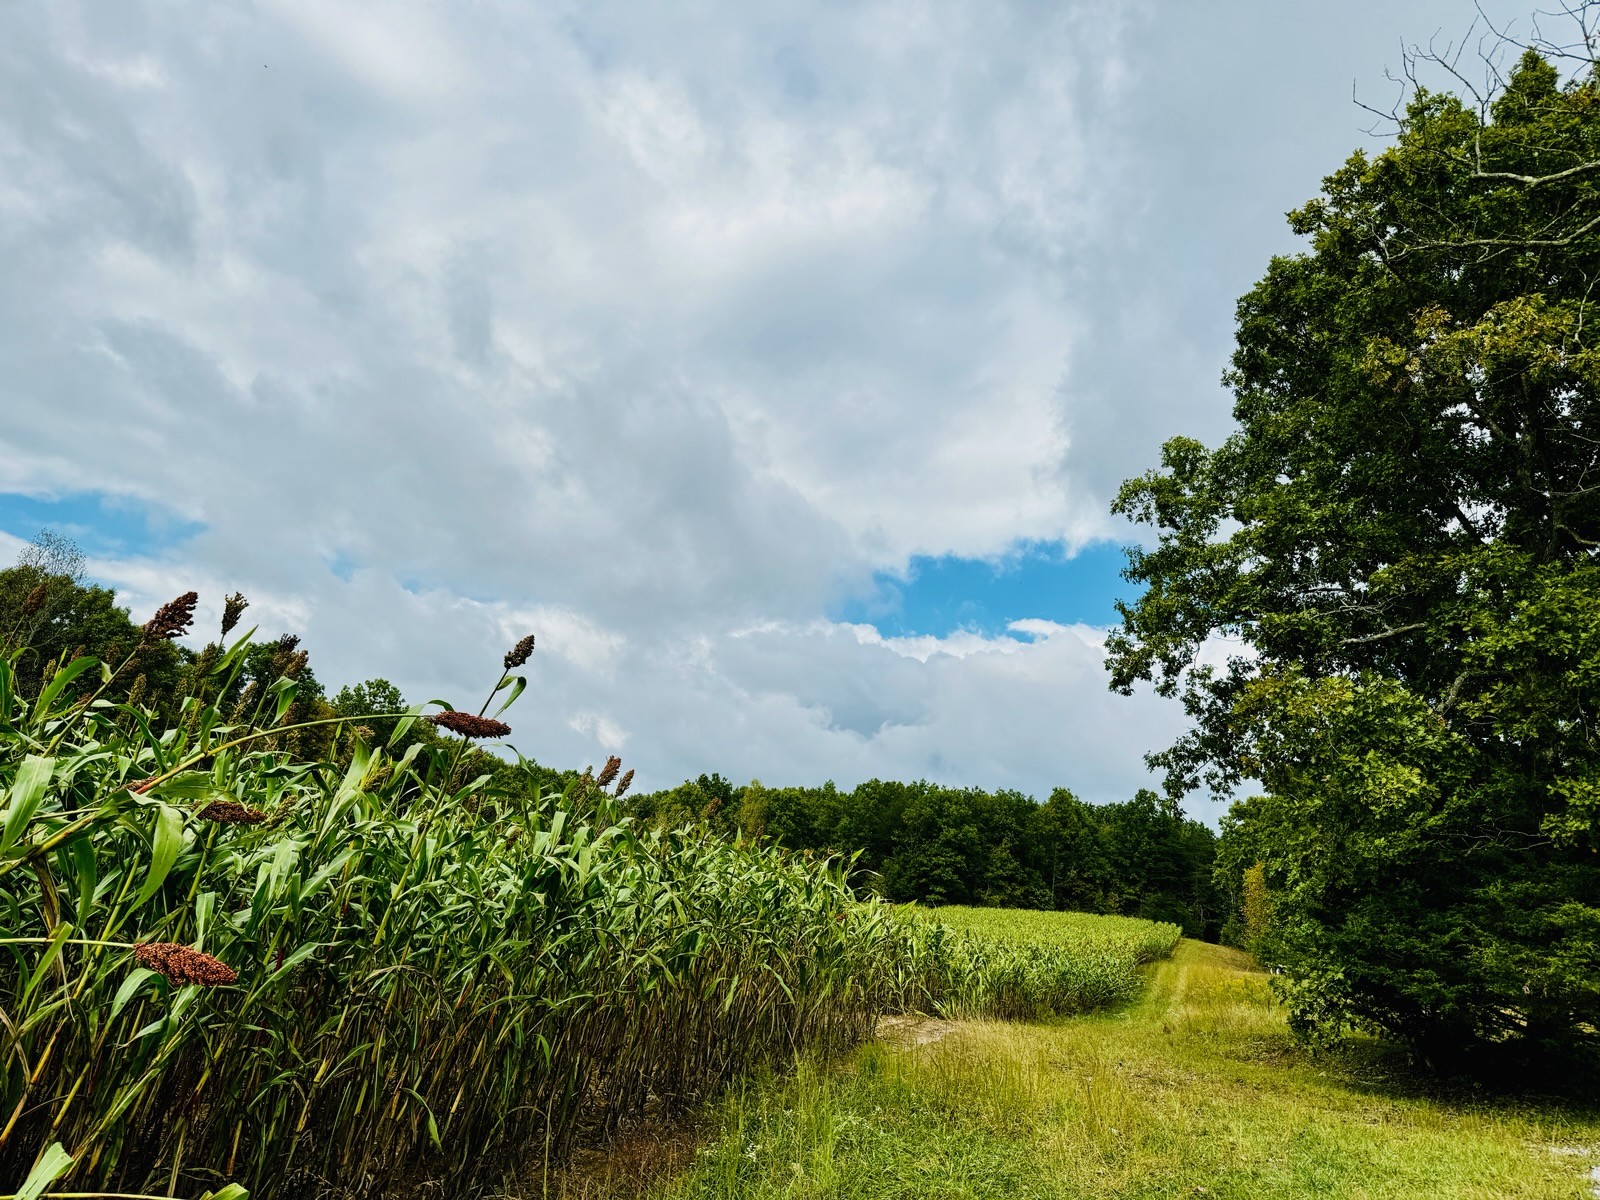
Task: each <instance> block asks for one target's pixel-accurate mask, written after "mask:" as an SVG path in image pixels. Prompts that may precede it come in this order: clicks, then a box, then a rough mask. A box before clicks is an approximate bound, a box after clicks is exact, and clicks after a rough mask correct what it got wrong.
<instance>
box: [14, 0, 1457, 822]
mask: <svg viewBox="0 0 1600 1200" xmlns="http://www.w3.org/2000/svg"><path fill="white" fill-rule="evenodd" d="M1432 2H1433V0H1430V3H1432ZM1438 4H1439V6H1440V7H1441V11H1443V0H1438ZM1366 10H1367V12H1366V17H1365V20H1364V21H1363V20H1362V19H1357V18H1354V17H1351V16H1350V15H1349V14H1347V13H1341V12H1338V11H1334V10H1328V11H1326V12H1312V11H1311V10H1307V12H1305V13H1302V14H1298V15H1294V16H1290V15H1286V14H1285V13H1282V12H1276V11H1275V12H1274V14H1272V15H1271V16H1270V18H1269V17H1266V16H1264V15H1263V14H1262V13H1261V12H1259V11H1257V10H1256V9H1255V8H1254V7H1252V6H1234V7H1233V8H1231V9H1213V8H1212V7H1211V6H1204V11H1201V9H1200V8H1196V9H1195V11H1193V12H1191V11H1189V10H1188V9H1183V10H1182V11H1181V12H1180V11H1168V10H1163V11H1161V12H1160V13H1159V14H1158V13H1157V10H1156V9H1155V7H1154V6H1151V5H1147V4H1132V5H1128V4H1118V3H1112V2H1111V0H1076V2H1075V3H1072V4H1061V5H1032V4H1022V3H1018V4H1009V3H980V2H978V0H935V2H934V3H915V4H912V3H906V2H903V0H873V2H869V3H865V4H861V5H822V6H819V5H815V4H800V3H779V4H769V5H758V6H750V5H735V4H728V3H712V4H707V5H694V6H685V5H643V6H641V5H633V4H626V5H622V4H613V3H607V2H603V0H602V2H599V3H585V4H581V5H580V4H563V3H557V4H551V5H529V4H515V3H501V2H490V3H484V4H473V5H462V4H453V3H444V2H442V0H441V2H424V0H416V2H412V3H396V4H392V5H385V6H382V7H381V8H375V7H373V6H370V5H365V4H357V3H349V2H345V0H339V2H334V0H271V2H267V3H247V2H245V0H222V2H216V0H204V2H201V0H190V2H188V3H182V2H178V3H162V4H152V3H144V2H142V0H105V2H100V3H91V2H90V0H81V2H79V3H72V2H68V0H63V2H62V3H60V4H55V5H51V6H48V7H46V8H43V9H41V8H37V7H32V6H12V7H8V8H5V9H3V10H0V254H3V255H4V259H5V262H6V264H7V269H6V271H5V272H4V274H3V275H0V378H3V379H4V380H5V388H6V393H5V401H4V403H5V418H6V419H5V421H4V423H3V425H0V475H3V483H0V488H4V489H7V490H21V491H27V492H30V493H35V494H46V493H52V494H59V493H60V492H62V491H64V490H71V489H86V488H87V489H94V490H102V491H106V492H109V493H112V494H115V495H119V496H124V497H131V498H136V499H142V500H144V501H147V502H150V503H156V504H159V505H161V506H162V507H163V508H164V509H166V510H168V511H171V512H175V513H177V514H179V515H180V516H182V517H185V518H187V519H191V520H195V521H200V522H203V523H204V524H205V525H206V530H205V532H204V533H202V534H201V535H199V536H198V537H196V538H194V539H193V540H192V541H190V542H187V543H185V544H184V545H183V546H181V547H179V548H178V549H176V550H174V551H172V552H170V553H165V554H160V555H156V556H153V557H147V558H146V559H143V560H139V561H124V562H100V563H97V564H95V569H96V571H97V572H98V573H99V574H100V575H101V576H102V577H103V578H105V579H107V580H108V581H110V582H113V583H115V584H117V585H118V586H119V587H120V588H122V589H123V590H124V594H125V598H126V599H127V600H128V601H129V602H130V603H131V604H132V605H133V606H134V608H135V610H136V614H138V613H142V612H143V611H145V610H146V609H148V608H150V607H153V606H154V604H156V603H159V602H160V601H161V600H163V599H165V598H168V596H170V595H171V594H173V593H175V592H177V591H181V590H185V589H186V588H188V587H190V586H196V587H200V588H201V590H202V591H203V592H204V593H205V596H206V598H207V601H208V603H210V604H211V605H212V607H213V609H214V608H215V606H216V604H217V603H218V602H219V601H220V597H221V595H222V594H223V593H224V592H226V591H231V590H233V589H234V588H236V587H237V588H242V589H243V590H245V591H246V592H247V593H248V594H250V595H251V596H252V597H253V598H254V607H253V608H252V610H251V616H252V618H257V619H260V620H262V621H263V622H264V623H265V624H266V625H267V627H268V629H269V631H271V632H277V631H278V630H279V629H283V628H293V629H295V630H297V631H299V632H302V633H303V634H304V635H305V640H306V645H307V646H308V647H309V648H310V649H311V651H312V654H313V662H314V663H315V664H316V665H317V667H318V668H319V670H320V672H321V673H322V675H323V676H324V677H325V678H328V679H330V680H331V681H335V682H337V681H340V680H344V679H355V678H360V677H364V676H368V675H377V674H382V675H386V676H388V677H391V678H392V679H393V680H394V681H395V682H396V683H398V684H400V685H401V686H402V688H403V689H404V690H405V691H406V692H407V694H408V695H414V696H419V697H421V696H432V695H439V694H442V693H450V694H452V695H457V694H458V693H459V694H460V695H461V696H464V695H465V692H466V689H468V688H469V687H474V686H477V683H476V681H477V680H479V679H482V678H485V677H486V676H487V675H489V674H491V673H492V670H493V666H494V663H495V661H496V660H497V659H498V657H499V655H500V654H501V653H503V651H504V648H505V646H506V644H507V643H508V641H509V640H512V637H513V634H515V635H517V636H520V633H521V632H522V631H523V630H524V629H526V630H528V631H532V632H535V633H537V634H538V635H539V636H540V637H541V651H540V652H539V659H538V671H537V678H538V680H539V689H538V690H537V693H534V692H530V695H529V696H528V697H527V698H526V699H525V700H524V702H523V705H522V706H521V707H522V709H523V710H524V712H525V714H526V715H523V716H520V717H519V718H518V723H519V724H518V733H519V738H520V737H522V736H523V730H524V729H528V730H529V731H530V732H529V734H528V740H526V741H524V742H520V743H519V744H521V745H522V748H523V749H524V750H526V751H528V752H529V753H533V754H535V755H536V756H537V757H539V758H541V759H543V760H546V761H551V762H557V763H566V762H578V761H586V760H588V759H592V758H593V757H595V755H596V754H597V753H599V752H600V751H603V750H605V749H607V748H609V747H612V746H620V745H622V744H623V743H624V742H625V743H626V745H627V746H628V750H629V753H630V755H633V756H635V757H636V759H637V762H636V765H637V766H638V767H639V768H640V771H641V775H642V776H646V777H648V778H649V779H651V780H653V781H656V782H662V781H667V780H670V779H671V778H672V777H673V776H674V775H675V774H677V773H680V772H690V771H697V770H701V769H721V770H723V771H724V772H725V773H733V774H739V773H748V774H761V775H762V776H763V777H766V778H768V779H770V780H782V779H814V778H818V777H822V776H826V775H834V776H835V777H837V778H839V779H841V780H845V779H851V778H860V777H864V776H866V775H872V774H877V775H885V776H887V775H908V774H924V773H926V774H930V775H934V776H937V777H940V778H948V779H960V780H963V781H970V782H974V783H984V784H990V785H999V784H1006V783H1016V784H1017V785H1018V786H1026V787H1028V788H1030V789H1032V790H1041V789H1044V788H1047V787H1048V786H1049V785H1050V784H1051V783H1054V782H1066V783H1072V784H1073V785H1074V786H1077V787H1079V788H1080V789H1081V790H1083V791H1085V793H1087V794H1092V795H1095V796H1096V797H1097V798H1111V797H1113V796H1115V795H1119V794H1126V793H1127V792H1128V791H1130V790H1131V788H1132V787H1133V786H1137V784H1138V783H1140V782H1143V780H1144V775H1143V771H1142V768H1141V767H1140V765H1139V753H1140V752H1141V751H1142V750H1144V749H1147V748H1150V747H1151V746H1153V745H1156V744H1158V743H1159V742H1160V741H1161V740H1162V739H1163V738H1164V737H1166V736H1168V734H1169V732H1170V731H1171V730H1172V729H1174V728H1175V727H1176V725H1175V721H1176V718H1175V717H1174V716H1173V715H1172V713H1171V712H1170V711H1169V710H1168V709H1167V708H1164V707H1162V706H1160V705H1158V704H1156V703H1155V702H1153V701H1149V700H1134V701H1124V700H1119V699H1114V698H1112V697H1110V696H1109V695H1108V694H1107V693H1106V692H1105V691H1104V687H1103V676H1102V675H1101V674H1100V672H1099V668H1098V666H1097V665H1096V664H1097V662H1098V657H1099V653H1100V650H1099V644H1098V642H1097V640H1096V637H1097V635H1096V634H1094V633H1093V632H1092V631H1087V630H1083V629H1081V628H1075V627H1074V628H1065V627H1061V626H1057V625H1054V624H1051V623H1049V622H1043V621H1033V622H1029V621H1023V622H1019V623H1018V624H1017V625H1016V626H1015V627H1014V628H1015V631H1016V632H1017V633H1019V634H1021V635H1025V636H1026V637H1031V638H1032V639H1033V640H1032V641H1026V640H1023V639H1021V638H1011V637H1002V638H998V639H985V638H983V637H981V636H979V635H976V634H970V635H969V634H958V635H952V636H950V637H946V638H921V639H918V638H912V639H887V638H883V637H881V636H879V635H878V634H877V632H876V631H875V630H870V629H864V628H863V627H847V626H840V625H835V624H831V623H829V622H828V621H826V620H825V619H823V617H824V614H826V613H827V612H828V611H829V609H830V605H831V604H832V603H834V602H835V601H837V600H838V598H839V597H840V596H841V595H843V594H844V593H846V592H848V591H850V590H851V589H860V588H863V587H865V586H866V585H867V582H868V581H869V579H870V577H871V575H872V573H873V572H874V571H876V570H890V571H895V570H900V569H903V568H904V566H905V563H906V561H907V557H908V556H909V555H911V554H914V553H933V554H942V553H955V554H965V555H994V554H998V553H1001V552H1003V551H1005V550H1006V549H1007V548H1008V547H1010V546H1012V545H1013V544H1015V542H1016V541H1017V540H1018V539H1041V540H1046V541H1050V540H1064V541H1065V542H1067V543H1069V544H1074V545H1075V544H1081V543H1082V542H1084V541H1086V540H1088V539H1092V538H1094V537H1098V536H1104V535H1106V534H1107V533H1116V532H1120V531H1119V530H1118V527H1116V526H1114V525H1113V524H1112V523H1111V519H1110V517H1109V515H1108V514H1107V511H1106V504H1107V500H1108V498H1109V495H1110V492H1111V489H1112V488H1113V487H1114V485H1115V483H1116V482H1117V480H1119V479H1120V478H1122V477H1123V476H1125V475H1127V474H1130V473H1132V472H1134V471H1136V470H1140V469H1143V468H1144V467H1145V466H1147V465H1148V464H1149V463H1150V462H1151V461H1152V460H1153V457H1154V449H1155V447H1156V445H1157V444H1158V443H1159V441H1160V440H1161V438H1162V437H1164V436H1166V435H1167V434H1168V433H1171V432H1180V431H1181V432H1199V433H1201V434H1204V435H1206V436H1212V435H1215V434H1216V433H1218V432H1220V431H1221V430H1222V429H1224V428H1225V427H1226V420H1227V415H1226V413H1227V409H1226V404H1225V402H1224V401H1223V399H1222V397H1221V395H1220V393H1219V392H1218V390H1217V388H1216V387H1215V384H1214V380H1215V377H1216V372H1217V369H1218V367H1219V366H1220V365H1221V362H1222V359H1223V357H1224V355H1225V353H1226V348H1227V332H1228V329H1227V326H1228V320H1229V314H1230V312H1231V301H1232V298H1233V297H1234V296H1235V295H1237V294H1238V292H1239V291H1240V290H1242V289H1243V287H1244V286H1246V285H1247V284H1248V282H1249V280H1250V279H1252V278H1253V277H1255V276H1256V275H1257V274H1259V272H1260V270H1261V269H1262V267H1263V265H1264V261H1265V255H1266V253H1267V252H1269V251H1270V250H1275V249H1280V248H1282V247H1283V246H1284V245H1285V244H1286V242H1287V239H1286V236H1285V235H1284V234H1283V233H1282V232H1281V220H1280V218H1279V216H1278V214H1279V213H1281V212H1282V210H1283V209H1284V208H1286V207H1288V205H1289V204H1291V203H1293V202H1295V201H1297V200H1299V199H1302V198H1304V196H1305V195H1306V194H1308V193H1309V192H1310V190H1312V188H1313V187H1314V185H1315V181H1316V179H1317V178H1319V177H1320V175H1321V174H1323V173H1324V172H1325V171H1326V169H1328V168H1330V167H1331V166H1332V165H1333V163H1334V162H1336V161H1337V156H1338V154H1340V153H1342V152H1343V151H1344V150H1345V149H1346V148H1347V147H1348V146H1349V145H1350V144H1351V143H1352V142H1353V141H1354V139H1355V137H1356V134H1355V126H1356V125H1357V123H1358V122H1357V121H1356V119H1355V118H1354V116H1353V114H1351V113H1349V111H1348V110H1347V109H1346V108H1345V107H1344V106H1343V105H1344V97H1345V95H1346V94H1347V89H1348V79H1349V76H1350V74H1351V69H1352V64H1354V68H1355V69H1359V70H1366V71H1368V72H1369V77H1373V76H1375V75H1376V73H1377V71H1378V69H1379V68H1380V67H1381V66H1382V63H1383V61H1384V55H1386V54H1389V53H1390V47H1391V46H1392V42H1393V37H1392V36H1391V31H1390V29H1389V28H1388V26H1387V24H1386V21H1387V17H1386V16H1385V17H1383V19H1379V16H1378V15H1379V14H1386V13H1387V9H1386V8H1385V7H1384V6H1382V5H1379V4H1378V3H1377V2H1376V0H1369V2H1368V3H1367V4H1366ZM1158 16H1159V19H1157V18H1158ZM1429 19H1430V21H1432V16H1431V15H1430V18H1429ZM1419 20H1420V18H1419ZM1436 23H1437V22H1436V21H1434V22H1433V23H1431V24H1430V23H1424V26H1423V27H1424V28H1425V29H1427V30H1431V29H1432V28H1433V25H1434V24H1436ZM1360 29H1369V31H1370V32H1368V33H1363V34H1358V33H1357V32H1355V31H1357V30H1360ZM1401 32H1403V31H1401ZM1310 41H1315V42H1316V44H1317V46H1318V49H1319V53H1318V54H1317V55H1311V56H1307V55H1306V54H1304V53H1303V47H1304V44H1306V43H1307V42H1310ZM1311 60H1314V61H1311ZM1324 60H1326V61H1324ZM1317 72H1321V74H1320V75H1319V74H1317ZM1263 95H1270V96H1272V97H1273V98H1274V99H1273V102H1272V103H1271V104H1264V103H1262V98H1263ZM1330 112H1331V113H1333V114H1335V115H1334V116H1331V117H1330V116H1329V115H1328V114H1329V113H1330ZM5 549H6V544H5V543H0V551H4V550H5ZM330 564H340V575H343V576H347V578H341V577H339V576H338V575H335V574H334V573H333V571H332V570H331V569H330ZM480 666H481V669H480ZM575 714H582V715H581V716H578V715H575Z"/></svg>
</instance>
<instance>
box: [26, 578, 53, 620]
mask: <svg viewBox="0 0 1600 1200" xmlns="http://www.w3.org/2000/svg"><path fill="white" fill-rule="evenodd" d="M49 594H50V585H49V584H45V583H41V584H39V585H38V586H37V587H35V588H34V589H33V591H31V592H29V593H28V597H27V599H26V600H24V601H23V602H22V615H23V616H25V617H31V616H33V614H34V613H36V612H38V611H39V610H40V609H41V608H43V607H44V599H45V597H46V596H48V595H49Z"/></svg>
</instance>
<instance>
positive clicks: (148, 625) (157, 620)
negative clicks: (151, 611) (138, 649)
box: [144, 592, 200, 642]
mask: <svg viewBox="0 0 1600 1200" xmlns="http://www.w3.org/2000/svg"><path fill="white" fill-rule="evenodd" d="M198 603H200V594H199V593H198V592H185V593H184V594H183V595H181V596H179V597H178V598H177V599H176V600H169V601H167V602H166V603H165V604H163V605H162V606H161V607H160V608H158V609H156V615H155V616H153V617H151V618H150V619H149V620H148V621H146V622H145V623H144V640H145V641H147V642H159V641H165V640H167V639H169V638H176V637H182V636H183V635H184V634H185V633H187V632H188V630H189V626H191V625H193V624H194V606H195V605H196V604H198Z"/></svg>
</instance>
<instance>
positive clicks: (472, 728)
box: [428, 708, 511, 738]
mask: <svg viewBox="0 0 1600 1200" xmlns="http://www.w3.org/2000/svg"><path fill="white" fill-rule="evenodd" d="M428 720H429V722H431V723H432V724H434V725H437V726H439V728H441V729H448V730H449V731H450V732H451V733H459V734H460V735H461V736H462V737H466V738H502V737H505V736H506V734H508V733H510V732H511V726H509V725H507V724H506V723H505V722H504V721H496V720H494V719H493V718H491V717H478V716H474V715H473V714H472V713H465V712H456V711H455V710H454V709H449V708H447V709H445V711H444V712H442V713H434V714H433V715H432V716H431V717H429V718H428Z"/></svg>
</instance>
